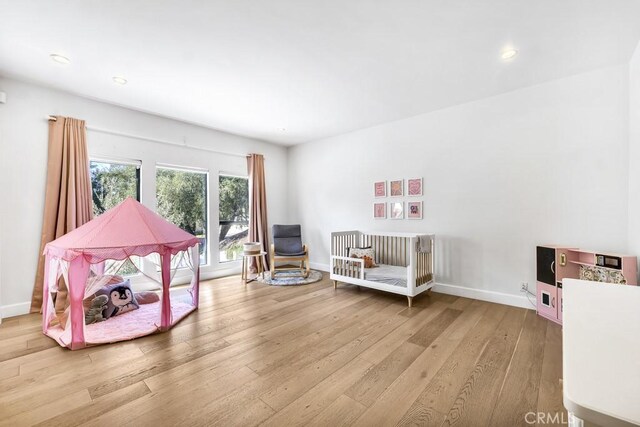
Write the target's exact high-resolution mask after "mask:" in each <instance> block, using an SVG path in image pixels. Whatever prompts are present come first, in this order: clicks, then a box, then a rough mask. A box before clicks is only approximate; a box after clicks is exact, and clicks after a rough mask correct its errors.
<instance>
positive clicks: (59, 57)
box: [49, 53, 71, 65]
mask: <svg viewBox="0 0 640 427" xmlns="http://www.w3.org/2000/svg"><path fill="white" fill-rule="evenodd" d="M49 58H51V59H53V60H54V61H56V62H57V63H58V64H64V65H67V64H68V63H70V62H71V61H70V60H69V58H67V57H66V56H62V55H58V54H57V53H52V54H51V55H49Z"/></svg>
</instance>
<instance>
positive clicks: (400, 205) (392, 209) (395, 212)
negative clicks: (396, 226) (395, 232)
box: [389, 202, 404, 219]
mask: <svg viewBox="0 0 640 427" xmlns="http://www.w3.org/2000/svg"><path fill="white" fill-rule="evenodd" d="M389 218H391V219H403V218H404V202H391V203H389Z"/></svg>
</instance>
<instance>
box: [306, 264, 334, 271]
mask: <svg viewBox="0 0 640 427" xmlns="http://www.w3.org/2000/svg"><path fill="white" fill-rule="evenodd" d="M309 267H311V268H312V269H314V270H319V271H324V272H327V273H328V272H329V264H320V263H319V262H310V263H309Z"/></svg>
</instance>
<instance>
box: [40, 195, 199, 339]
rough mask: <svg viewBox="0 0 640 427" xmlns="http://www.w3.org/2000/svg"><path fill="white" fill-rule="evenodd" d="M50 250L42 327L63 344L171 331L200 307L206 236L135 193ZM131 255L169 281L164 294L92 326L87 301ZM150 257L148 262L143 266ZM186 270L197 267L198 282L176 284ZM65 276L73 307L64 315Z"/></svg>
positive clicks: (52, 244)
mask: <svg viewBox="0 0 640 427" xmlns="http://www.w3.org/2000/svg"><path fill="white" fill-rule="evenodd" d="M44 255H45V256H46V264H45V275H44V286H43V288H44V289H43V291H44V299H43V321H42V329H43V332H44V333H45V334H46V335H48V336H50V337H52V338H53V339H55V340H56V341H58V343H59V344H60V345H62V346H63V347H69V348H71V349H72V350H75V349H78V348H82V347H85V346H87V345H93V344H103V343H108V342H115V341H122V340H127V339H132V338H136V337H139V336H143V335H148V334H151V333H154V332H157V331H165V330H167V329H169V328H171V327H172V326H173V325H175V324H176V323H177V322H178V321H180V320H181V319H182V318H184V317H185V316H186V315H188V314H189V313H191V312H192V311H193V310H195V309H196V308H197V307H198V293H199V279H200V277H199V276H200V274H199V263H200V254H199V239H198V238H197V237H195V236H193V235H191V234H189V233H187V232H186V231H184V230H182V229H180V228H179V227H177V226H175V225H173V224H172V223H170V222H168V221H167V220H165V219H163V218H162V217H160V216H159V215H157V214H156V213H155V212H152V211H151V210H149V209H147V208H146V207H145V206H143V205H142V204H140V203H138V202H137V201H135V200H134V199H132V198H128V199H126V200H125V201H124V202H122V203H120V204H119V205H118V206H116V207H114V208H112V209H110V210H108V211H107V212H105V213H103V214H102V215H100V216H99V217H97V218H95V219H93V220H92V221H90V222H88V223H86V224H84V225H83V226H81V227H79V228H77V229H75V230H73V231H71V232H70V233H67V234H65V235H64V236H62V237H60V238H59V239H56V240H54V241H52V242H50V243H49V244H47V245H46V247H45V249H44ZM127 261H130V263H128V265H129V266H131V265H133V266H136V268H138V270H139V272H140V273H142V274H144V276H146V277H147V278H148V279H150V280H151V281H155V282H157V283H158V285H161V289H162V291H161V296H160V300H159V301H157V302H154V303H151V304H146V305H140V308H139V309H138V310H134V311H130V312H128V313H124V314H122V315H119V316H115V317H112V318H110V319H108V320H106V321H104V322H100V323H93V324H89V325H85V319H84V317H85V316H84V308H85V307H84V304H83V301H84V300H85V299H87V300H88V299H90V298H91V297H92V296H93V295H94V294H95V293H96V291H98V290H100V289H101V288H102V287H103V286H105V284H107V283H108V282H109V280H111V279H112V278H113V277H114V275H113V274H109V273H117V272H118V271H119V270H120V268H121V267H122V266H123V265H124V263H126V262H127ZM143 262H144V263H146V265H147V268H144V269H141V268H140V267H139V266H140V265H141V264H142V263H143ZM149 266H151V267H150V268H149ZM154 267H155V268H154ZM178 269H181V270H182V271H183V272H184V270H187V271H188V270H191V280H190V284H189V285H188V287H187V288H179V289H170V285H171V282H172V279H173V275H174V274H175V272H176V271H177V270H178ZM172 270H173V273H172ZM149 271H150V272H151V273H149ZM60 277H63V278H64V280H65V282H66V284H67V289H68V291H69V296H68V298H69V308H68V309H67V311H66V312H65V313H64V314H62V315H58V314H56V312H55V309H54V305H53V299H54V298H55V297H56V294H57V292H58V281H59V279H60Z"/></svg>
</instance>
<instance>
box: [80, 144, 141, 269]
mask: <svg viewBox="0 0 640 427" xmlns="http://www.w3.org/2000/svg"><path fill="white" fill-rule="evenodd" d="M92 163H102V164H110V165H120V166H135V168H136V175H135V179H136V201H137V202H139V203H142V171H141V169H142V160H136V159H124V158H117V157H103V156H89V170H91V164H92ZM91 192H92V193H93V182H92V183H91ZM140 261H141V262H140V265H137V266H136V268H137V269H138V271H136V272H135V273H133V274H126V275H123V277H127V278H130V279H132V280H137V278H140V277H142V276H143V272H142V271H145V263H144V262H142V258H141V259H140ZM131 262H133V261H131ZM140 270H142V271H140Z"/></svg>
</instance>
